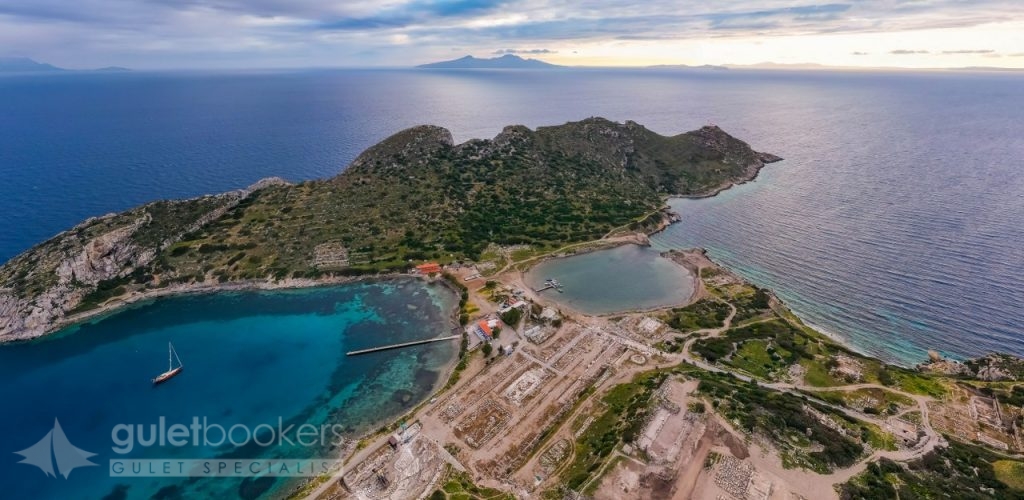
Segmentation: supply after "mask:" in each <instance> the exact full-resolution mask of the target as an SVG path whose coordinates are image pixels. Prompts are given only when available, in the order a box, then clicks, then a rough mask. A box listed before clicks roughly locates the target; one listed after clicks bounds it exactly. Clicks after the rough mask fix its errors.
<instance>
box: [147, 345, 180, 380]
mask: <svg viewBox="0 0 1024 500" xmlns="http://www.w3.org/2000/svg"><path fill="white" fill-rule="evenodd" d="M174 360H178V367H177V368H175V367H174ZM183 369H185V365H184V364H182V362H181V358H179V357H178V353H177V352H176V351H175V350H174V346H173V345H171V343H170V342H168V343H167V371H165V372H163V373H161V374H160V375H157V376H156V378H154V379H153V385H160V384H162V383H164V382H167V381H168V380H170V379H172V378H174V376H176V375H177V374H179V373H181V370H183Z"/></svg>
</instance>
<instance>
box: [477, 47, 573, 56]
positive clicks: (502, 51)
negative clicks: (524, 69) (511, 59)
mask: <svg viewBox="0 0 1024 500" xmlns="http://www.w3.org/2000/svg"><path fill="white" fill-rule="evenodd" d="M557 53H558V51H557V50H550V49H498V50H495V51H494V52H491V54H494V55H496V56H501V55H505V54H530V55H538V54H557Z"/></svg>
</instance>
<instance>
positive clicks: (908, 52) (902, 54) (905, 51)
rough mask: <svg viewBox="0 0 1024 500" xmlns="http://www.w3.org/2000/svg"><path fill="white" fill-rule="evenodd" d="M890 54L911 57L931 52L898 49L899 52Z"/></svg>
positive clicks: (895, 51)
mask: <svg viewBox="0 0 1024 500" xmlns="http://www.w3.org/2000/svg"><path fill="white" fill-rule="evenodd" d="M889 53H890V54H895V55H897V56H905V55H910V54H928V53H929V52H928V51H927V50H906V49H897V50H890V51H889Z"/></svg>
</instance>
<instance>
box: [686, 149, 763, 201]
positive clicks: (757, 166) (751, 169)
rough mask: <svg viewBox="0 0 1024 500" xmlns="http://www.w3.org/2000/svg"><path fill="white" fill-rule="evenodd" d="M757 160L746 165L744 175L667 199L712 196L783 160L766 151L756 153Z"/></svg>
mask: <svg viewBox="0 0 1024 500" xmlns="http://www.w3.org/2000/svg"><path fill="white" fill-rule="evenodd" d="M758 155H759V158H758V160H759V161H758V162H757V163H754V164H751V165H748V166H747V172H746V175H744V176H743V177H741V178H739V179H735V180H730V181H726V182H724V183H722V184H720V185H718V186H716V187H713V188H711V189H710V190H708V191H704V192H702V193H697V194H674V195H669V196H668V199H670V200H671V199H687V200H700V199H704V198H714V197H715V196H718V195H719V194H720V193H721V192H722V191H727V190H729V189H730V188H732V187H734V186H741V185H743V184H746V183H748V182H753V181H755V180H757V176H758V175H760V173H761V169H763V168H764V167H766V166H767V165H768V164H769V163H776V162H780V161H782V160H783V158H781V157H779V156H775V155H771V154H768V153H758Z"/></svg>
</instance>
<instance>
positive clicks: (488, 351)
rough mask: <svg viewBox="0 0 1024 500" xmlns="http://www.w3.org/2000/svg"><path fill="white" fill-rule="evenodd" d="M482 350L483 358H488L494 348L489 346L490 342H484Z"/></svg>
mask: <svg viewBox="0 0 1024 500" xmlns="http://www.w3.org/2000/svg"><path fill="white" fill-rule="evenodd" d="M483 351H484V357H485V358H489V357H491V353H492V352H494V348H493V347H491V344H484V346H483Z"/></svg>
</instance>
